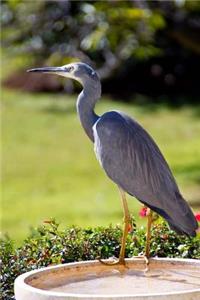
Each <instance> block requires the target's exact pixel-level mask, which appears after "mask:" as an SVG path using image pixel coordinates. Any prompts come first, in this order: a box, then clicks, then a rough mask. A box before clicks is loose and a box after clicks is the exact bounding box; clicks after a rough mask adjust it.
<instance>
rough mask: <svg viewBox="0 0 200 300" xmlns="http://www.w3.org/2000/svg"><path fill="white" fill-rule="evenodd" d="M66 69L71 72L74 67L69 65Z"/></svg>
mask: <svg viewBox="0 0 200 300" xmlns="http://www.w3.org/2000/svg"><path fill="white" fill-rule="evenodd" d="M66 69H67V71H68V72H71V71H73V69H74V67H72V66H71V67H67V68H66Z"/></svg>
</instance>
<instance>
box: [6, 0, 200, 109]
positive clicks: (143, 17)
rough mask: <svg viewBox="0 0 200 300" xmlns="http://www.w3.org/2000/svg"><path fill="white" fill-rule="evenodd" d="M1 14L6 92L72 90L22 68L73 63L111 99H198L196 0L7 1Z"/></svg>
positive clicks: (199, 9)
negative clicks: (93, 72) (82, 65)
mask: <svg viewBox="0 0 200 300" xmlns="http://www.w3.org/2000/svg"><path fill="white" fill-rule="evenodd" d="M1 10H2V13H1V22H2V28H3V33H2V45H3V49H4V50H3V53H5V54H6V58H7V59H8V58H9V63H10V64H11V65H13V66H14V67H13V68H14V69H15V71H14V72H12V75H10V73H9V72H8V76H6V78H4V85H6V86H8V87H11V88H12V87H13V88H20V89H25V90H29V91H36V92H41V91H55V92H57V91H62V90H63V86H64V85H65V86H64V88H65V89H66V90H67V91H68V92H73V91H74V88H75V87H74V86H73V83H71V82H70V83H69V82H67V83H66V82H65V83H64V81H60V79H58V78H52V77H44V76H42V77H38V76H34V75H32V76H31V77H30V76H29V77H27V75H26V74H25V73H24V70H25V69H26V68H28V67H30V66H42V65H50V66H53V65H62V64H66V63H68V62H71V61H77V60H81V61H84V62H87V63H89V64H90V65H92V66H93V67H94V68H96V69H97V70H98V72H99V74H100V77H101V79H102V83H103V92H104V93H107V94H110V95H112V96H113V98H115V99H117V98H120V99H121V98H123V99H124V101H130V100H132V99H133V95H134V94H142V95H147V96H150V97H149V98H148V101H154V102H159V101H163V99H165V101H167V102H169V103H171V104H173V105H179V104H181V103H185V102H187V103H194V104H195V103H199V102H200V89H199V84H200V80H199V78H200V76H199V70H200V1H184V0H179V1H178V0H177V1H131V0H130V1H67V0H66V1H60V0H57V1H36V2H32V1H30V2H28V1H20V0H18V1H15V0H10V1H9V0H7V1H2V3H1ZM11 69H12V68H11ZM161 99H162V100H161Z"/></svg>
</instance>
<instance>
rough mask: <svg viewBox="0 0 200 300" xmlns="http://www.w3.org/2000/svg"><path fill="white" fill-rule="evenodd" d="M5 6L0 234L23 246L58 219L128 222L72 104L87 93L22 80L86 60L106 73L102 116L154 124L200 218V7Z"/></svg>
mask: <svg viewBox="0 0 200 300" xmlns="http://www.w3.org/2000/svg"><path fill="white" fill-rule="evenodd" d="M0 5H1V29H2V30H1V42H2V43H1V44H2V59H1V77H2V82H3V90H2V98H3V106H2V108H3V114H2V116H3V130H2V141H3V151H2V153H3V155H2V158H3V167H2V169H3V184H2V190H3V197H2V198H3V201H2V211H3V213H2V231H3V232H8V233H9V234H10V235H11V237H14V238H15V239H16V240H17V241H18V242H19V241H21V240H22V239H23V238H24V237H25V235H26V234H27V233H28V231H29V226H33V225H36V224H38V223H41V222H42V221H43V220H44V219H48V218H50V217H52V216H53V217H55V218H56V219H57V220H58V221H59V222H63V225H72V224H77V225H79V226H89V225H92V226H93V225H95V226H96V225H97V224H99V225H107V224H109V223H110V222H113V223H116V222H120V221H121V217H122V210H121V206H120V201H119V200H118V198H119V196H118V192H117V189H115V187H114V185H113V183H112V182H110V181H109V180H107V179H106V177H105V174H104V172H103V171H102V170H101V169H100V167H99V164H98V162H97V161H96V159H95V156H94V153H93V149H92V147H93V146H92V145H91V143H90V142H89V141H88V139H87V138H86V136H85V134H84V132H83V130H82V128H81V127H80V124H79V122H78V120H77V116H76V111H75V107H74V106H75V103H74V99H75V96H74V95H73V96H69V95H68V94H69V93H73V92H76V94H77V92H78V91H80V87H78V86H77V85H76V83H74V82H72V81H70V80H63V79H62V78H59V77H56V76H50V75H45V76H44V75H43V74H37V75H36V74H32V73H29V74H27V73H26V72H25V70H26V69H28V68H31V67H39V66H56V65H63V64H66V63H69V62H73V61H79V60H80V61H83V62H86V63H89V64H90V65H92V66H93V67H94V68H95V69H97V71H98V73H99V75H100V77H101V81H102V87H103V97H102V100H101V101H100V103H99V104H98V105H97V108H96V111H97V113H99V114H101V113H103V112H105V111H107V110H110V109H120V110H123V111H125V112H126V113H128V114H129V115H132V116H134V117H135V118H136V119H137V120H138V121H139V122H140V123H141V124H142V125H143V126H144V127H145V128H147V129H148V131H149V132H150V134H152V136H153V137H154V139H155V140H156V142H157V143H158V145H159V147H160V148H161V150H162V151H163V153H164V155H165V157H166V159H167V160H168V162H169V164H170V166H171V168H172V171H173V173H174V175H175V177H176V179H177V181H178V184H179V186H180V189H181V191H182V192H183V195H184V196H185V198H186V199H187V200H188V201H189V202H190V204H192V206H193V208H194V209H195V210H197V211H198V210H199V208H200V138H199V137H200V89H199V86H200V79H199V78H200V76H199V70H200V1H190V0H176V1H175V0H172V1H147V0H146V1H134V0H129V1H69V0H63V1H61V0H54V1H46V0H43V1H42V0H41V1H28V0H27V1H25V0H7V1H5V0H4V1H1V4H0ZM11 89H12V90H11ZM17 89H18V90H17ZM63 91H67V94H66V93H64V94H63V93H62V92H63ZM30 92H37V95H33V94H31V93H30ZM44 92H51V93H48V94H47V93H44ZM53 92H54V93H56V97H55V94H54V93H53ZM115 99H117V100H118V102H117V103H115V102H114V101H113V100H115ZM124 102H126V103H124ZM80 145H81V146H80ZM129 205H130V208H131V211H132V212H133V213H134V215H135V216H136V221H137V222H139V224H144V221H143V220H141V219H139V217H138V210H139V207H140V204H139V202H138V201H133V200H132V199H130V201H129Z"/></svg>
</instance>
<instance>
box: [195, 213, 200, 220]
mask: <svg viewBox="0 0 200 300" xmlns="http://www.w3.org/2000/svg"><path fill="white" fill-rule="evenodd" d="M195 218H196V220H197V222H200V213H197V214H195Z"/></svg>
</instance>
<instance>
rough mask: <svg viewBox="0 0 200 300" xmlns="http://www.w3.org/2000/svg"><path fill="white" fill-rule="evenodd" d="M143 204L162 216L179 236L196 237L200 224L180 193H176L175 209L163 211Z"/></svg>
mask: <svg viewBox="0 0 200 300" xmlns="http://www.w3.org/2000/svg"><path fill="white" fill-rule="evenodd" d="M141 202H143V203H144V204H145V205H147V206H148V207H149V208H150V209H152V210H153V211H155V212H156V213H158V214H159V215H161V216H162V217H163V218H164V219H165V220H166V221H167V222H168V224H169V226H170V228H171V229H172V230H174V231H175V232H176V233H177V234H180V235H183V234H185V235H187V236H192V237H195V236H196V230H197V229H198V223H197V221H196V219H195V216H194V214H193V212H192V210H191V208H190V206H189V205H188V203H187V202H186V201H185V199H184V198H183V197H182V196H181V194H180V193H176V199H175V202H174V207H173V209H172V208H170V207H168V208H167V209H164V208H163V209H161V208H158V207H155V206H151V205H149V204H147V203H145V202H144V201H141Z"/></svg>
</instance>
